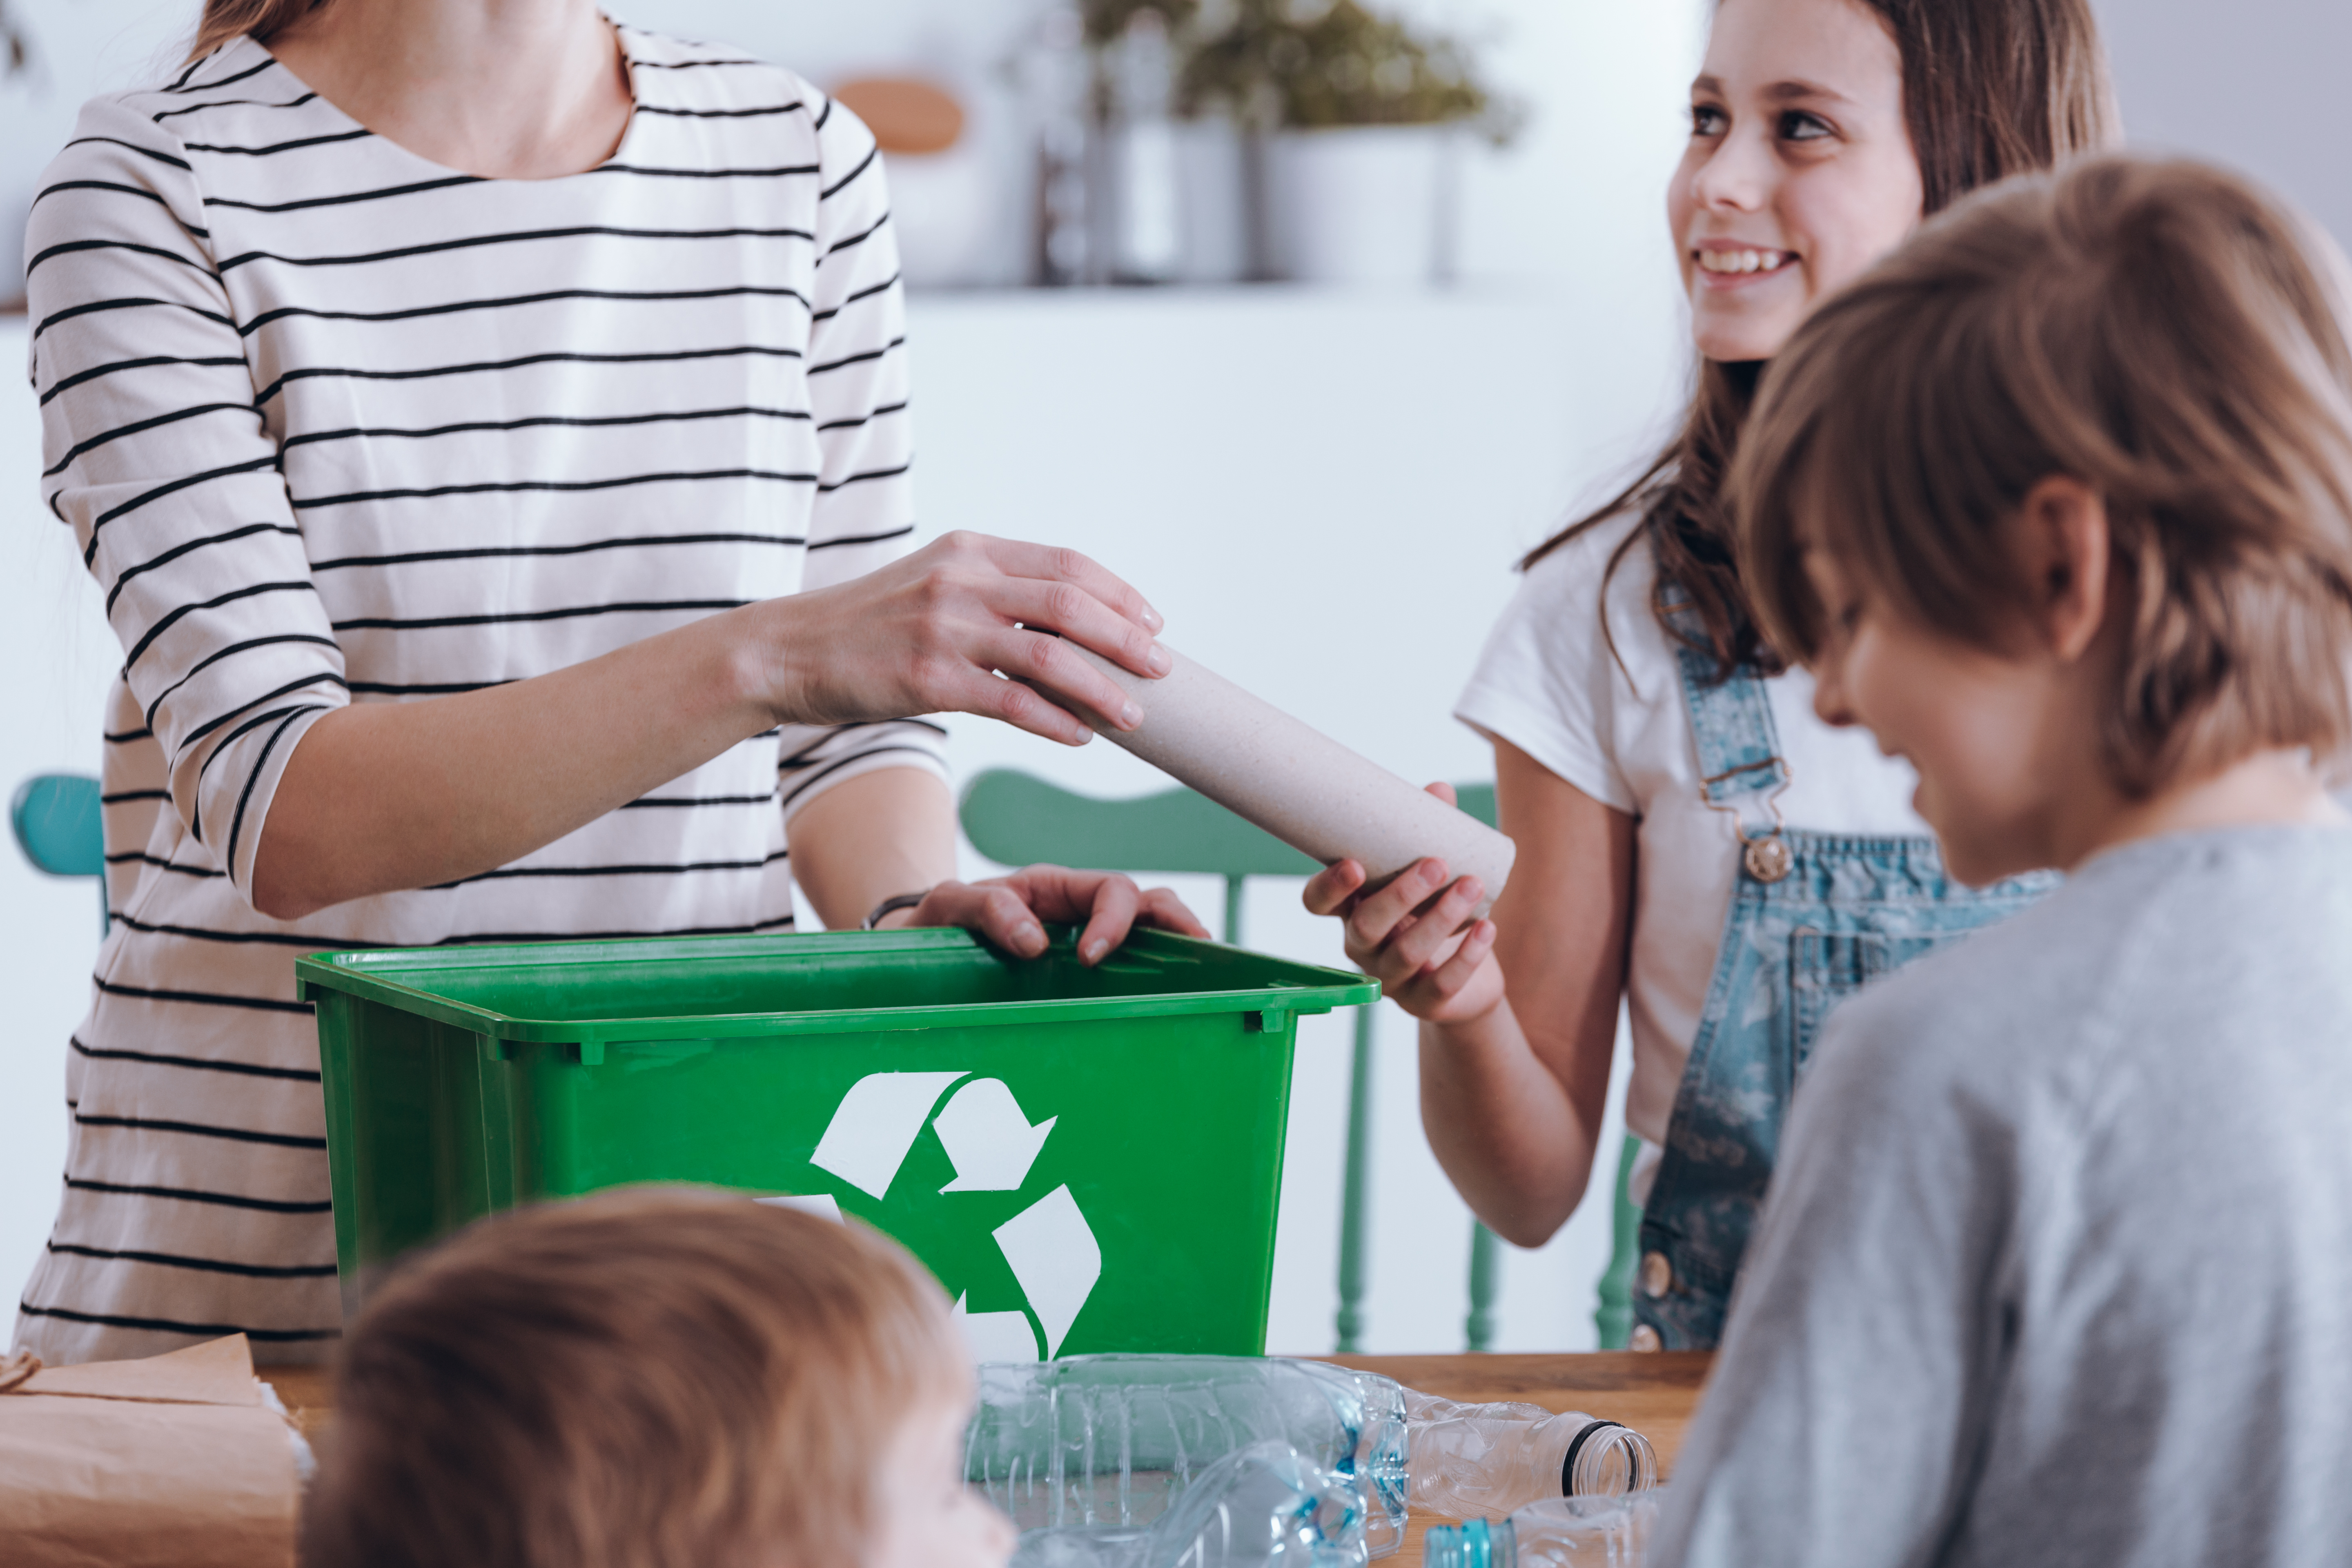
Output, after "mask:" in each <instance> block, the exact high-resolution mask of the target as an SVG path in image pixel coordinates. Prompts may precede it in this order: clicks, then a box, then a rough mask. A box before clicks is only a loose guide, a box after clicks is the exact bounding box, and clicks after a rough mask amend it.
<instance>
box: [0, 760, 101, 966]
mask: <svg viewBox="0 0 2352 1568" xmlns="http://www.w3.org/2000/svg"><path fill="white" fill-rule="evenodd" d="M99 810H100V801H99V795H98V781H97V780H96V779H93V778H86V777H84V776H82V775H81V774H79V773H36V774H34V775H33V776H32V777H31V778H28V779H26V781H25V782H24V783H23V784H18V785H17V786H16V795H15V796H14V798H12V799H11V800H10V801H9V802H8V827H9V831H11V832H12V833H14V834H15V835H16V847H17V848H19V849H21V850H23V851H24V852H25V858H26V859H27V860H30V861H31V862H32V863H33V865H34V868H36V869H37V870H42V871H47V873H48V874H49V875H50V876H52V877H93V878H96V879H97V880H98V930H99V934H100V935H101V936H103V935H104V934H105V933H106V928H107V920H108V917H107V909H106V827H105V824H104V822H103V821H102V819H101V818H100V815H99Z"/></svg>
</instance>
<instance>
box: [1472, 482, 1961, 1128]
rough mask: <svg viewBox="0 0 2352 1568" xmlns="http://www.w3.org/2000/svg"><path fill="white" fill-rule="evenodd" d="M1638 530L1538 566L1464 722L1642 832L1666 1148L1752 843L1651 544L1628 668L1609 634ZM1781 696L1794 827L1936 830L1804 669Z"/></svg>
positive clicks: (1657, 1120)
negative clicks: (1719, 796)
mask: <svg viewBox="0 0 2352 1568" xmlns="http://www.w3.org/2000/svg"><path fill="white" fill-rule="evenodd" d="M1639 523H1640V517H1639V514H1638V513H1635V512H1630V511H1629V512H1627V513H1626V514H1624V515H1623V516H1622V517H1616V518H1612V519H1610V520H1609V521H1606V522H1603V523H1601V525H1600V526H1598V527H1596V528H1593V529H1591V530H1588V531H1586V532H1584V533H1582V534H1580V535H1579V536H1578V537H1577V538H1575V539H1573V540H1571V541H1570V542H1568V543H1566V544H1564V545H1562V546H1560V547H1559V549H1557V550H1555V551H1553V552H1551V553H1550V554H1549V555H1547V556H1545V557H1544V558H1543V559H1542V560H1541V561H1539V562H1538V563H1536V564H1535V565H1534V566H1532V567H1531V568H1529V569H1528V574H1527V579H1526V581H1525V582H1523V583H1522V584H1520V585H1519V591H1518V593H1517V595H1514V596H1513V598H1512V600H1511V603H1510V606H1509V607H1508V608H1507V609H1506V610H1505V611H1504V612H1503V618H1502V619H1501V620H1500V621H1499V622H1497V623H1496V626H1495V629H1494V632H1493V634H1492V635H1491V636H1489V637H1487V639H1486V652H1485V653H1484V654H1483V655H1481V656H1480V658H1479V660H1478V668H1477V670H1476V672H1475V674H1473V675H1472V676H1471V678H1470V684H1469V687H1468V688H1467V689H1465V691H1464V692H1463V694H1462V700H1461V702H1460V703H1459V705H1457V706H1456V707H1455V709H1454V716H1455V717H1457V718H1459V719H1460V720H1462V721H1463V722H1465V723H1466V724H1468V725H1470V726H1471V727H1472V728H1473V729H1475V730H1477V731H1480V732H1481V733H1483V734H1485V735H1486V736H1487V737H1488V738H1489V739H1494V740H1504V741H1508V742H1510V743H1511V744H1513V745H1514V746H1517V748H1518V749H1519V750H1521V751H1522V752H1526V753H1527V754H1528V755H1529V756H1530V757H1533V758H1534V759H1535V760H1536V761H1537V762H1538V763H1542V764H1543V765H1544V766H1545V767H1547V768H1549V769H1550V770H1551V771H1552V772H1553V773H1557V774H1559V776H1560V777H1561V778H1563V779H1565V780H1567V781H1568V782H1569V783H1570V784H1574V785H1575V786H1576V787H1577V788H1578V789H1580V790H1582V791H1583V792H1584V793H1585V794H1586V795H1591V797H1592V798H1593V799H1595V800H1597V801H1599V802H1601V804H1602V805H1611V806H1614V807H1616V808H1617V809H1618V810H1620V811H1622V812H1628V813H1630V814H1632V815H1633V816H1634V817H1635V818H1636V819H1637V820H1638V823H1639V827H1638V834H1639V837H1638V838H1637V840H1636V845H1637V847H1636V851H1635V854H1634V859H1633V875H1634V882H1633V958H1632V964H1631V973H1630V974H1629V975H1628V977H1627V980H1626V1002H1627V1009H1628V1012H1629V1015H1630V1022H1631V1024H1632V1033H1633V1082H1632V1086H1631V1087H1630V1089H1628V1090H1627V1093H1626V1098H1625V1124H1626V1125H1627V1126H1628V1127H1629V1128H1631V1129H1632V1130H1633V1131H1635V1132H1637V1133H1639V1134H1641V1135H1642V1136H1643V1138H1646V1139H1648V1140H1649V1141H1650V1142H1653V1143H1661V1142H1664V1139H1665V1134H1666V1123H1667V1121H1668V1120H1669V1119H1670V1118H1671V1117H1672V1115H1673V1113H1674V1106H1675V1089H1676V1087H1677V1086H1678V1085H1679V1084H1680V1083H1681V1082H1682V1076H1683V1064H1684V1062H1685V1061H1686V1060H1687V1059H1688V1058H1689V1057H1690V1047H1691V1037H1693V1036H1694V1035H1695V1034H1696V1032H1697V1029H1698V1017H1699V1011H1700V1008H1701V1007H1702V1006H1703V1005H1705V1003H1706V991H1707V984H1708V982H1709V981H1710V980H1711V979H1712V978H1713V976H1714V973H1715V961H1716V952H1717V948H1718V947H1719V945H1720V944H1721V942H1722V939H1723V923H1724V920H1725V918H1726V917H1727V915H1728V914H1729V912H1730V909H1731V894H1732V887H1733V882H1734V879H1735V878H1736V875H1737V868H1738V855H1739V839H1738V831H1737V829H1736V828H1735V826H1734V824H1733V822H1732V819H1731V817H1730V816H1727V815H1726V814H1725V813H1723V812H1721V811H1718V810H1715V809H1713V808H1711V807H1709V806H1707V805H1706V804H1704V803H1703V802H1702V801H1701V800H1700V798H1699V766H1698V747H1697V742H1696V741H1695V740H1694V739H1693V738H1692V735H1691V727H1690V721H1689V719H1688V717H1687V716H1686V712H1685V708H1684V706H1683V692H1682V684H1681V677H1680V675H1679V674H1678V672H1677V671H1676V669H1675V658H1674V651H1673V648H1674V645H1673V644H1672V642H1671V641H1670V640H1669V639H1668V637H1667V636H1666V632H1665V629H1664V627H1662V626H1659V625H1658V620H1657V616H1655V615H1654V613H1652V610H1651V608H1650V585H1651V583H1652V580H1653V579H1654V575H1655V572H1654V564H1653V562H1652V559H1651V554H1650V551H1649V549H1648V548H1647V546H1646V545H1645V544H1643V543H1639V542H1637V543H1635V544H1634V545H1633V547H1632V548H1631V549H1630V550H1628V551H1627V552H1626V554H1625V559H1624V561H1623V563H1622V564H1621V565H1620V566H1619V567H1618V569H1617V574H1616V575H1615V576H1614V577H1612V578H1609V580H1608V590H1607V616H1608V626H1609V631H1610V633H1611V634H1612V636H1613V638H1614V642H1615V647H1616V655H1615V657H1614V658H1612V656H1611V653H1610V640H1609V639H1608V638H1605V637H1603V636H1602V633H1601V615H1600V614H1598V613H1597V612H1598V611H1599V610H1600V609H1601V583H1602V578H1603V576H1604V574H1606V573H1607V571H1608V567H1609V557H1610V556H1611V554H1612V553H1613V552H1615V550H1616V549H1617V546H1618V545H1619V544H1620V543H1621V542H1623V541H1624V539H1625V536H1626V535H1627V534H1628V533H1630V532H1631V531H1633V529H1635V528H1636V527H1637V526H1639ZM1621 660H1622V664H1621V662H1620V661H1621ZM1765 689H1766V690H1767V691H1768V692H1769V695H1770V698H1771V704H1772V721H1773V723H1774V724H1775V726H1777V727H1778V729H1779V730H1780V756H1781V759H1782V761H1784V762H1785V763H1788V766H1789V787H1788V789H1787V790H1786V791H1785V792H1784V793H1782V795H1780V802H1779V804H1780V811H1781V814H1782V816H1784V817H1785V818H1786V819H1787V822H1788V825H1789V826H1790V827H1797V828H1809V829H1811V830H1813V831H1815V832H1822V833H1846V834H1925V833H1927V831H1928V829H1927V825H1926V824H1925V823H1924V822H1922V821H1921V820H1920V819H1919V816H1918V814H1917V813H1916V811H1914V810H1913V809H1912V806H1911V792H1912V790H1913V789H1914V787H1915V786H1916V784H1917V776H1916V774H1915V773H1912V771H1911V767H1910V764H1909V763H1904V762H1901V761H1898V760H1896V759H1895V758H1891V757H1885V756H1882V755H1880V753H1879V751H1878V747H1877V744H1876V743H1875V742H1874V741H1873V740H1872V739H1871V737H1870V734H1869V732H1868V731H1864V730H1859V729H1853V730H1839V729H1832V727H1831V726H1830V725H1828V724H1826V723H1824V722H1822V720H1821V718H1820V717H1819V716H1818V715H1817V714H1815V713H1814V711H1813V682H1812V678H1811V676H1810V675H1808V674H1807V673H1806V672H1805V671H1804V670H1802V669H1791V670H1790V671H1789V672H1788V673H1787V674H1785V675H1779V676H1775V677H1773V678H1772V679H1769V680H1768V681H1766V682H1765ZM1751 810H1753V808H1752V807H1751ZM1759 816H1769V814H1759Z"/></svg>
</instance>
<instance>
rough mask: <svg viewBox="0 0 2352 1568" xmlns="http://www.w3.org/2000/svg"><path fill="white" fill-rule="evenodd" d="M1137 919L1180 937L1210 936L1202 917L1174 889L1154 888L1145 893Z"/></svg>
mask: <svg viewBox="0 0 2352 1568" xmlns="http://www.w3.org/2000/svg"><path fill="white" fill-rule="evenodd" d="M1136 919H1137V920H1138V921H1141V922H1145V923H1148V924H1150V925H1155V926H1158V927H1159V928H1160V930H1161V931H1175V932H1176V933H1177V934H1179V935H1180V936H1198V937H1205V936H1207V935H1208V934H1209V928H1208V927H1207V926H1205V925H1202V923H1201V917H1200V916H1198V915H1196V914H1194V913H1193V912H1192V910H1191V908H1190V907H1189V906H1187V905H1186V904H1185V902H1184V900H1181V899H1180V898H1178V897H1177V896H1176V894H1175V891H1174V889H1169V888H1153V889H1150V891H1149V892H1147V893H1145V894H1144V895H1143V908H1142V910H1141V911H1140V912H1139V914H1138V915H1137V916H1136Z"/></svg>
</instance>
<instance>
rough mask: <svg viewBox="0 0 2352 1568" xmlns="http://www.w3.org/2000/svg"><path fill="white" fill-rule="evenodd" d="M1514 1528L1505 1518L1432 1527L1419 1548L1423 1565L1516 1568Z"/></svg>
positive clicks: (1515, 1531)
mask: <svg viewBox="0 0 2352 1568" xmlns="http://www.w3.org/2000/svg"><path fill="white" fill-rule="evenodd" d="M1518 1562H1519V1538H1518V1531H1517V1529H1516V1528H1515V1527H1514V1526H1513V1525H1512V1523H1511V1521H1509V1520H1507V1519H1497V1520H1494V1521H1487V1520H1483V1519H1474V1520H1471V1521H1467V1522H1466V1523H1463V1524H1455V1525H1445V1524H1441V1525H1437V1526H1435V1527H1433V1529H1432V1530H1431V1531H1430V1532H1429V1537H1428V1540H1427V1542H1426V1543H1425V1545H1424V1547H1423V1556H1422V1563H1423V1568H1518Z"/></svg>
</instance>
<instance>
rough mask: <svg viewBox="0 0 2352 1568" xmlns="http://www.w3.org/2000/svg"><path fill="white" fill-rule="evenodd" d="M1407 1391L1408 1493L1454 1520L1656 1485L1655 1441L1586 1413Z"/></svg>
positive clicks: (1421, 1504) (1418, 1505) (1418, 1504)
mask: <svg viewBox="0 0 2352 1568" xmlns="http://www.w3.org/2000/svg"><path fill="white" fill-rule="evenodd" d="M1403 1392H1404V1400H1405V1419H1406V1423H1407V1428H1408V1430H1407V1437H1406V1441H1407V1466H1408V1477H1409V1480H1408V1496H1409V1498H1410V1500H1411V1502H1412V1507H1414V1508H1416V1509H1419V1510H1423V1511H1425V1512H1429V1513H1439V1514H1444V1515H1445V1516H1446V1517H1448V1518H1450V1519H1472V1520H1475V1519H1482V1518H1487V1517H1491V1516H1496V1515H1502V1514H1507V1513H1511V1512H1513V1511H1514V1510H1517V1509H1522V1508H1525V1507H1527V1506H1528V1504H1530V1503H1535V1502H1540V1501H1543V1500H1547V1499H1559V1498H1563V1497H1615V1496H1619V1495H1622V1494H1624V1493H1628V1492H1639V1491H1643V1490H1645V1489H1649V1488H1651V1487H1654V1486H1655V1485H1657V1482H1658V1457H1657V1454H1656V1451H1655V1450H1654V1449H1653V1448H1652V1447H1650V1440H1649V1439H1648V1438H1647V1437H1644V1436H1642V1435H1641V1434H1640V1433H1639V1432H1636V1431H1634V1430H1633V1428H1632V1427H1630V1426H1622V1425H1620V1424H1619V1423H1617V1422H1614V1421H1604V1420H1601V1419H1600V1418H1599V1417H1597V1416H1592V1415H1585V1414H1584V1413H1583V1412H1581V1411H1575V1410H1571V1411H1568V1412H1566V1413H1564V1414H1560V1415H1555V1414H1553V1413H1552V1412H1551V1411H1549V1410H1546V1409H1544V1408H1543V1407H1542V1406H1540V1405H1516V1404H1507V1405H1457V1404H1455V1403H1454V1401H1452V1400H1450V1399H1438V1398H1435V1397H1433V1396H1432V1395H1429V1394H1420V1393H1416V1392H1414V1391H1413V1390H1412V1389H1406V1390H1404V1391H1403Z"/></svg>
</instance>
